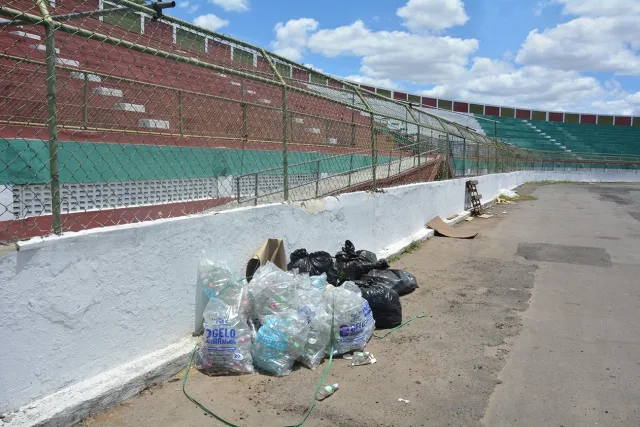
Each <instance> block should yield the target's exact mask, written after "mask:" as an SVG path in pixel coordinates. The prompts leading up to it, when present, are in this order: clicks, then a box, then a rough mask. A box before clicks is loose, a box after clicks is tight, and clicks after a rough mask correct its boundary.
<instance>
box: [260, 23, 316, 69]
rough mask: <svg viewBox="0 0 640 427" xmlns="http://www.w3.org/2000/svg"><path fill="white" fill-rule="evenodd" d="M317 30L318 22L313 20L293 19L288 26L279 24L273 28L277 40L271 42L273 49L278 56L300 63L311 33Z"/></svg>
mask: <svg viewBox="0 0 640 427" xmlns="http://www.w3.org/2000/svg"><path fill="white" fill-rule="evenodd" d="M317 28H318V21H316V20H315V19H311V18H300V19H291V20H289V21H287V23H286V24H283V23H282V22H278V23H277V24H276V26H275V27H274V28H273V31H275V33H276V39H275V40H274V41H273V42H271V47H272V48H273V49H274V51H275V53H277V54H278V55H281V56H284V57H285V58H289V59H291V60H293V61H300V60H301V59H302V55H303V52H304V50H305V47H306V44H307V39H308V38H309V33H311V32H313V31H315V30H316V29H317Z"/></svg>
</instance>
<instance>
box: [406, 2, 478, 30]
mask: <svg viewBox="0 0 640 427" xmlns="http://www.w3.org/2000/svg"><path fill="white" fill-rule="evenodd" d="M396 15H398V16H399V17H400V18H402V19H404V25H405V26H406V27H407V28H409V29H410V30H412V31H420V30H435V31H439V30H444V29H447V28H450V27H454V26H456V25H464V24H465V23H466V22H467V21H468V20H469V17H468V16H467V13H466V12H465V10H464V3H463V2H462V0H409V1H408V2H407V4H406V5H404V6H402V7H401V8H399V9H398V10H397V11H396Z"/></svg>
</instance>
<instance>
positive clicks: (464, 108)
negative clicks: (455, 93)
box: [453, 101, 469, 113]
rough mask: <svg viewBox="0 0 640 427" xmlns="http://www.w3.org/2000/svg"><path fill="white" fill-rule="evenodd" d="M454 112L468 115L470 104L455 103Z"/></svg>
mask: <svg viewBox="0 0 640 427" xmlns="http://www.w3.org/2000/svg"><path fill="white" fill-rule="evenodd" d="M453 111H456V112H458V113H468V112H469V104H468V103H466V102H457V101H456V102H454V103H453Z"/></svg>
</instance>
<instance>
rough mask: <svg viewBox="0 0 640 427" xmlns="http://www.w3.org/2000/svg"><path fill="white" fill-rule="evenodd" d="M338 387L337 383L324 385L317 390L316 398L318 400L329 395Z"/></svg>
mask: <svg viewBox="0 0 640 427" xmlns="http://www.w3.org/2000/svg"><path fill="white" fill-rule="evenodd" d="M339 387H340V385H339V384H338V383H335V384H331V385H325V386H323V387H321V388H320V390H319V391H318V394H317V395H316V399H318V400H324V399H326V398H327V397H329V396H331V395H332V394H333V393H335V392H336V390H337V389H338V388H339Z"/></svg>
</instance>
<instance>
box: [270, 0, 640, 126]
mask: <svg viewBox="0 0 640 427" xmlns="http://www.w3.org/2000/svg"><path fill="white" fill-rule="evenodd" d="M608 1H609V2H608V3H607V2H602V3H601V2H600V0H541V2H540V3H539V6H540V7H543V6H544V7H546V5H548V4H553V3H555V4H560V5H562V6H563V9H562V11H563V14H565V15H566V16H567V17H568V18H567V19H565V22H562V23H560V24H558V25H557V26H556V27H554V28H549V29H543V30H542V31H539V30H534V31H532V32H531V33H530V34H529V36H528V37H527V38H526V40H525V41H524V42H523V44H522V46H521V47H520V50H519V51H518V52H517V54H513V53H512V52H510V51H507V52H504V54H503V55H502V56H501V57H498V58H482V57H473V55H474V53H475V52H476V51H477V50H478V47H479V42H478V40H475V39H463V38H457V37H450V36H445V35H442V34H438V33H437V31H438V30H441V29H445V28H449V27H451V26H453V25H462V24H464V22H466V21H467V20H468V17H467V16H466V13H465V12H464V4H463V3H462V2H461V1H451V2H449V1H445V0H432V1H416V0H408V1H407V3H406V5H405V6H404V7H401V8H400V9H398V16H400V17H403V18H404V19H405V25H406V26H407V27H408V28H409V30H408V31H375V30H372V29H370V28H368V27H367V26H366V25H365V23H364V22H362V21H361V20H357V21H355V22H353V23H351V24H349V25H344V26H340V27H336V28H325V29H320V24H319V23H318V21H316V20H314V19H311V18H301V19H294V20H290V21H287V22H286V23H282V22H280V23H278V24H277V25H276V26H275V28H274V32H275V40H274V41H273V42H272V47H273V48H274V49H275V50H276V52H277V53H279V54H281V55H283V56H286V57H288V58H291V59H293V60H297V61H300V60H302V59H303V58H304V57H305V55H306V54H307V53H313V54H319V55H322V56H324V57H326V58H334V57H340V56H346V57H352V58H357V59H359V60H360V69H359V70H358V72H356V70H353V72H352V73H351V75H348V76H346V77H345V78H346V79H347V80H350V81H353V82H356V83H363V84H369V85H372V86H376V87H383V88H387V89H392V90H404V87H403V83H405V82H406V83H412V84H415V85H424V86H426V85H429V87H432V89H429V90H424V91H422V92H423V93H424V94H425V95H429V96H434V97H441V98H445V99H455V100H462V101H470V102H478V103H482V104H495V105H505V106H512V107H522V108H536V109H543V110H564V111H579V112H594V113H606V114H635V115H640V92H637V93H633V92H627V91H625V90H624V89H623V88H622V87H620V84H619V83H617V82H615V80H612V81H610V82H607V83H606V84H603V83H601V82H600V81H599V80H598V79H596V78H594V77H590V76H585V75H583V74H581V72H582V71H603V72H612V73H618V74H627V75H640V56H639V55H638V53H640V52H638V51H639V50H640V25H636V24H635V23H636V22H640V10H638V11H637V12H636V10H637V9H640V0H608ZM434 4H440V5H446V4H448V5H449V6H450V7H454V9H455V10H458V11H459V12H460V11H461V12H460V13H457V14H456V13H449V15H451V16H449V18H450V19H449V20H448V21H442V22H439V23H437V24H436V23H433V22H430V21H429V19H430V18H429V16H426V15H425V16H426V17H425V16H420V14H419V13H418V12H419V10H418V9H419V8H420V7H422V8H424V9H422V10H423V11H425V10H428V7H432V6H433V5H434ZM456 5H458V6H456ZM443 7H444V6H443ZM456 8H457V9H456ZM427 15H428V14H427ZM419 30H424V31H422V32H418V31H419ZM314 62H315V61H314ZM329 63H330V62H329ZM322 65H323V67H325V68H326V69H329V68H330V67H329V65H328V63H327V62H325V63H323V64H322ZM433 85H435V86H433Z"/></svg>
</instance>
